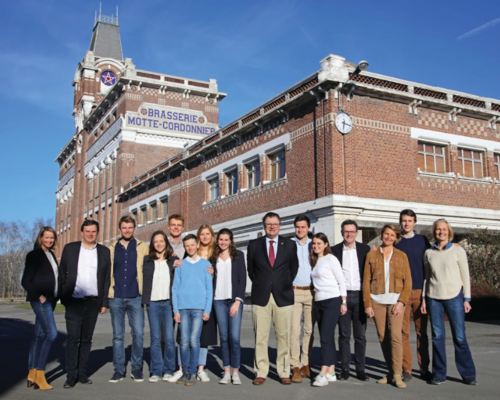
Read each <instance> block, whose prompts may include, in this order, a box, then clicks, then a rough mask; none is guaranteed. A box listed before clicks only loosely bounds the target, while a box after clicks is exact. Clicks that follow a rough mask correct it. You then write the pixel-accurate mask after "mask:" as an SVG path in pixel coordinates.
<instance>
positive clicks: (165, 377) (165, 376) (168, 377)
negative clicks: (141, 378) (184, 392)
mask: <svg viewBox="0 0 500 400" xmlns="http://www.w3.org/2000/svg"><path fill="white" fill-rule="evenodd" d="M171 378H172V375H170V374H163V378H161V380H162V381H163V382H168V380H169V379H171Z"/></svg>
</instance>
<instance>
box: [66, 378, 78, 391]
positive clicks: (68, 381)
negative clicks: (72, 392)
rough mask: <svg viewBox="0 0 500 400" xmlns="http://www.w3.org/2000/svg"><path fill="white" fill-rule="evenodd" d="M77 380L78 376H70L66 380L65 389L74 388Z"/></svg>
mask: <svg viewBox="0 0 500 400" xmlns="http://www.w3.org/2000/svg"><path fill="white" fill-rule="evenodd" d="M76 382H78V380H77V379H76V378H68V379H66V382H64V389H72V388H74V387H75V385H76Z"/></svg>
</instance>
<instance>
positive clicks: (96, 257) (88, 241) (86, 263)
mask: <svg viewBox="0 0 500 400" xmlns="http://www.w3.org/2000/svg"><path fill="white" fill-rule="evenodd" d="M81 231H82V241H81V242H73V243H68V244H67V245H66V246H64V250H63V252H62V256H61V263H60V266H59V268H60V275H61V286H62V287H61V302H62V303H63V304H64V305H65V307H66V315H65V317H66V330H67V333H68V338H67V340H66V369H67V380H66V382H65V383H64V387H65V388H66V389H70V388H72V387H74V386H75V385H76V383H77V382H80V383H82V384H91V383H92V381H91V380H90V379H89V378H88V377H87V361H88V358H89V354H90V349H91V347H92V335H93V334H94V328H95V324H96V322H97V316H98V315H99V313H101V314H104V313H105V312H106V309H107V308H108V292H109V282H110V265H111V263H110V257H109V249H108V248H107V247H104V246H101V245H100V244H97V234H98V233H99V224H98V223H97V222H96V221H93V220H85V221H84V222H83V224H82V227H81Z"/></svg>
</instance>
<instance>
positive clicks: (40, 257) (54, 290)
mask: <svg viewBox="0 0 500 400" xmlns="http://www.w3.org/2000/svg"><path fill="white" fill-rule="evenodd" d="M56 246H57V234H56V231H55V230H54V229H52V228H51V227H49V226H44V227H43V228H41V229H40V232H39V233H38V236H37V239H36V242H35V249H34V250H33V251H30V252H29V253H28V254H27V256H26V266H25V268H24V273H23V277H22V280H21V284H22V285H23V288H24V289H26V291H27V292H28V295H27V297H26V300H27V301H29V302H30V304H31V308H32V309H33V312H34V313H35V316H36V318H35V337H34V338H33V341H32V342H31V347H30V351H29V359H28V369H29V374H28V387H31V386H32V385H34V386H35V388H40V389H41V390H49V389H52V386H50V385H49V384H48V383H47V380H46V379H45V366H46V364H47V358H48V356H49V351H50V348H51V346H52V343H53V342H54V341H55V340H56V338H57V327H56V323H55V321H54V313H53V312H54V308H55V306H56V303H57V299H58V295H59V288H60V286H61V285H60V280H59V273H58V266H57V261H56V257H55V255H54V253H53V252H52V250H54V249H55V248H56Z"/></svg>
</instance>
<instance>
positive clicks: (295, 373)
mask: <svg viewBox="0 0 500 400" xmlns="http://www.w3.org/2000/svg"><path fill="white" fill-rule="evenodd" d="M292 382H293V383H302V377H301V376H300V368H299V367H293V369H292Z"/></svg>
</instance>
